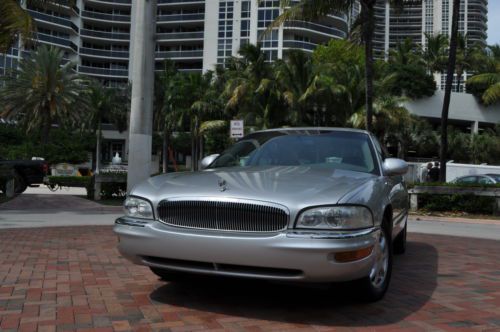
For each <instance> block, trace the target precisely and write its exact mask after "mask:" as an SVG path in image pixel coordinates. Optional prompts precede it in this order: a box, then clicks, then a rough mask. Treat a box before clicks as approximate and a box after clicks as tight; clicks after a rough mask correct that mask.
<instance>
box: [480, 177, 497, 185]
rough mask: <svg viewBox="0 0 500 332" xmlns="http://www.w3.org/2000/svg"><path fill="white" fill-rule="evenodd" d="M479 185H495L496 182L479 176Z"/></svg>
mask: <svg viewBox="0 0 500 332" xmlns="http://www.w3.org/2000/svg"><path fill="white" fill-rule="evenodd" d="M478 183H479V184H494V182H493V181H492V180H491V179H489V178H487V177H486V176H479V177H478Z"/></svg>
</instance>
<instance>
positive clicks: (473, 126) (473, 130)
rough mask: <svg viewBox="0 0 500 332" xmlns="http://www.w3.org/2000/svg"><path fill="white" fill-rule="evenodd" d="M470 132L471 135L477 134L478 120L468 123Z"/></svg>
mask: <svg viewBox="0 0 500 332" xmlns="http://www.w3.org/2000/svg"><path fill="white" fill-rule="evenodd" d="M470 133H471V134H472V135H477V134H479V121H473V122H472V123H471V125H470Z"/></svg>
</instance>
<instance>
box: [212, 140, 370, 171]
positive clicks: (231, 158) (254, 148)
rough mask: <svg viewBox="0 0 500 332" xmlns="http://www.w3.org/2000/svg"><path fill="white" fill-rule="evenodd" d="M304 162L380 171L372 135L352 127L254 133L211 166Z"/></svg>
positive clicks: (294, 164) (279, 164) (293, 164)
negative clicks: (258, 134) (316, 131)
mask: <svg viewBox="0 0 500 332" xmlns="http://www.w3.org/2000/svg"><path fill="white" fill-rule="evenodd" d="M303 165H307V166H316V167H325V168H335V169H345V170H350V171H357V172H364V173H373V174H378V167H377V162H376V159H375V154H374V150H373V147H372V144H371V142H370V139H369V137H368V135H366V134H364V133H358V132H348V131H337V132H335V131H332V132H328V133H325V134H315V135H307V134H306V135H304V134H296V135H295V134H284V133H279V132H274V135H269V134H268V135H267V136H266V137H265V139H263V138H262V137H257V136H255V135H253V136H252V137H247V138H244V139H243V140H241V141H239V142H238V143H236V144H234V145H233V146H232V147H230V148H229V149H227V150H226V151H224V152H223V153H222V154H221V155H220V157H219V158H217V159H216V160H215V161H214V162H213V163H212V165H210V168H218V167H248V166H303Z"/></svg>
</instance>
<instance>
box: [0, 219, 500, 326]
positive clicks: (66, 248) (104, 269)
mask: <svg viewBox="0 0 500 332" xmlns="http://www.w3.org/2000/svg"><path fill="white" fill-rule="evenodd" d="M116 241H117V239H116V237H115V236H114V234H113V233H112V228H111V227H109V226H92V227H52V228H39V229H38V228H29V229H5V230H2V231H1V232H0V284H1V286H0V330H2V331H10V330H12V331H15V330H21V331H37V330H38V331H56V330H57V331H66V330H67V331H75V330H78V331H83V330H90V329H91V330H93V331H113V330H114V331H128V330H135V331H140V330H144V331H147V330H164V331H193V330H214V331H216V330H236V331H269V330H280V331H284V330H286V331H333V330H335V331H336V330H340V331H342V330H362V329H366V330H380V331H388V330H390V329H395V330H397V329H406V330H455V329H464V330H470V329H477V330H488V329H489V330H491V331H495V330H496V331H498V330H500V271H499V262H500V242H498V241H490V240H484V239H472V238H459V237H450V236H438V235H424V234H409V246H408V251H407V254H405V255H404V256H397V257H396V259H395V265H394V274H393V279H392V284H391V287H390V290H389V292H388V294H387V295H386V297H385V299H384V300H383V301H381V302H378V303H373V304H363V303H360V302H359V301H357V300H355V299H353V297H352V295H351V293H350V292H349V291H345V287H337V288H334V289H333V290H327V289H324V288H320V287H300V286H294V285H283V284H275V283H266V282H257V281H247V280H209V279H195V280H190V281H186V282H182V283H175V284H171V283H167V282H163V281H160V280H158V279H157V278H156V276H154V275H153V274H152V273H151V272H150V271H149V269H147V268H145V267H140V266H134V265H132V264H130V263H129V262H128V261H126V260H125V259H123V258H122V257H120V255H119V254H118V252H117V250H116V249H115V247H116Z"/></svg>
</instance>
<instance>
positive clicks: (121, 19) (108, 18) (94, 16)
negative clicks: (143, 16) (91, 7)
mask: <svg viewBox="0 0 500 332" xmlns="http://www.w3.org/2000/svg"><path fill="white" fill-rule="evenodd" d="M82 18H84V19H91V20H98V21H105V22H116V23H126V24H130V15H114V14H105V13H98V12H92V11H88V10H82Z"/></svg>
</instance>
